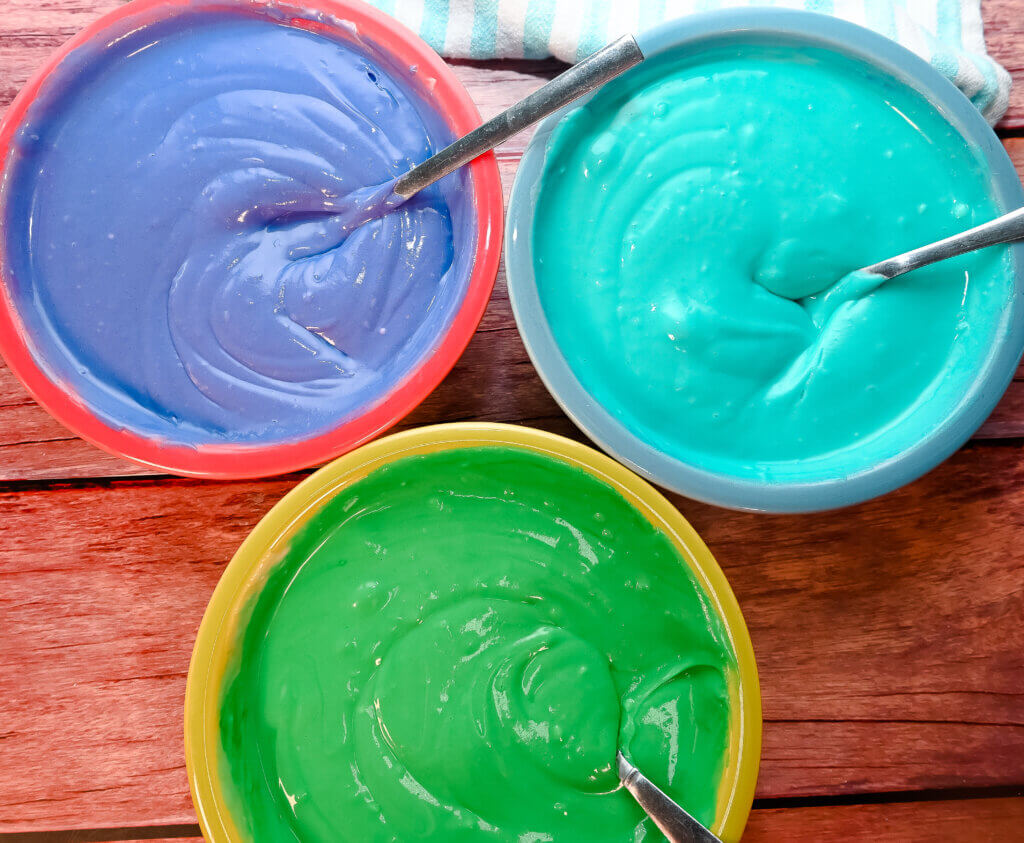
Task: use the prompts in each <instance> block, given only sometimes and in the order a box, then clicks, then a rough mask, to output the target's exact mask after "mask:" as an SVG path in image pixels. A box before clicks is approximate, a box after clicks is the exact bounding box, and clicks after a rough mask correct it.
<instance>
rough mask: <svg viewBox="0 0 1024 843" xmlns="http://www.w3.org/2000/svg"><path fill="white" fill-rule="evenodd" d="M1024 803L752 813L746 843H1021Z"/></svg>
mask: <svg viewBox="0 0 1024 843" xmlns="http://www.w3.org/2000/svg"><path fill="white" fill-rule="evenodd" d="M1022 829H1024V799H964V800H958V801H951V802H907V803H896V804H881V805H839V806H835V805H830V806H823V807H816V808H779V809H761V810H756V811H754V812H753V813H752V814H751V816H750V821H749V822H748V823H747V831H746V833H745V834H744V835H743V840H744V843H769V842H770V843H778V841H780V840H781V841H792V840H813V841H815V843H936V841H942V840H969V841H971V843H1008V841H1013V840H1018V841H1019V840H1020V839H1021V837H1022V831H1021V830H1022Z"/></svg>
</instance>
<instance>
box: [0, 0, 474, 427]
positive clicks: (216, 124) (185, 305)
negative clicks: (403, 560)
mask: <svg viewBox="0 0 1024 843" xmlns="http://www.w3.org/2000/svg"><path fill="white" fill-rule="evenodd" d="M353 37H355V36H353ZM408 76H409V69H408V68H399V67H394V66H392V63H391V61H390V60H389V59H388V58H386V57H385V56H384V54H383V53H381V52H380V51H379V50H377V49H375V48H373V47H372V46H370V45H365V44H362V43H361V42H359V41H358V39H357V38H356V40H345V39H342V38H340V37H339V38H338V39H337V40H335V39H333V38H331V37H328V36H325V35H320V34H316V33H312V32H308V31H306V30H303V29H299V28H295V27H293V26H289V25H286V24H285V23H284V22H281V21H277V20H275V19H272V18H271V17H269V16H267V15H263V14H259V13H255V12H245V13H243V12H242V11H239V12H237V13H229V12H212V11H205V12H201V11H196V10H193V11H186V12H184V13H180V14H178V15H177V16H176V17H173V18H169V19H168V20H165V21H164V22H162V23H158V24H153V25H151V26H148V27H144V28H143V29H141V30H136V31H135V32H132V33H130V34H129V35H127V36H126V37H123V38H121V39H119V40H115V41H114V42H113V43H111V44H100V43H96V44H94V45H92V46H91V47H90V48H89V49H87V50H80V51H78V52H77V53H76V54H74V55H73V56H72V57H71V59H69V60H68V61H67V62H65V64H64V65H63V66H62V67H61V68H60V69H59V70H58V71H57V73H56V74H55V76H54V77H52V78H51V81H50V83H49V84H48V86H47V87H46V88H45V89H44V92H43V95H42V96H41V97H40V100H39V101H38V102H37V103H36V105H35V106H34V108H33V110H32V111H31V112H30V115H29V119H28V121H27V123H26V125H25V127H24V128H23V130H22V131H21V133H20V135H19V137H18V141H17V145H16V148H15V151H14V153H13V154H12V156H11V158H10V160H8V162H7V165H6V166H7V170H6V173H5V184H4V190H5V193H6V195H5V197H4V199H5V203H4V207H5V212H4V214H5V215H4V218H3V220H2V225H3V229H4V231H5V234H4V235H3V236H4V237H5V238H6V244H5V246H6V250H7V255H8V260H9V261H10V264H11V267H12V272H13V294H14V297H15V301H16V303H17V306H18V309H19V312H20V313H21V315H22V319H23V320H24V322H25V323H26V326H27V328H28V331H29V334H30V339H31V343H32V345H33V346H34V353H35V355H36V357H37V359H39V360H40V362H41V363H42V365H43V366H44V367H45V368H46V369H47V370H48V371H49V373H50V375H51V377H54V378H56V379H59V380H61V381H63V382H64V383H65V384H66V385H67V386H68V388H69V389H71V390H73V391H74V392H76V393H77V394H78V395H79V396H80V397H81V398H82V400H83V401H84V402H85V403H86V404H87V405H88V406H89V407H90V408H91V409H92V410H93V412H95V413H96V414H97V415H99V416H100V417H102V418H103V419H105V420H106V421H107V422H108V423H112V424H115V425H117V426H121V427H127V428H129V429H132V430H135V431H137V432H140V433H143V434H145V435H150V436H158V437H161V438H164V439H167V440H170V441H175V442H184V443H191V444H202V443H209V442H224V441H240V442H245V441H260V442H267V441H289V440H293V439H296V438H305V437H308V436H311V435H314V434H317V433H320V432H323V431H324V430H326V429H328V428H331V427H334V426H336V425H337V424H339V423H341V422H343V421H345V420H347V419H348V418H351V417H352V416H353V415H355V414H357V413H359V412H360V411H362V410H365V409H366V408H368V407H369V406H370V405H372V404H375V403H378V402H379V401H380V400H382V399H383V398H385V397H386V395H387V394H388V393H389V392H390V391H391V390H392V389H393V388H394V387H395V386H396V385H397V384H399V383H400V382H401V381H402V379H403V378H404V377H406V376H407V375H408V374H409V373H410V372H411V371H412V370H413V369H414V368H415V367H416V366H417V364H418V363H420V362H421V361H422V360H423V359H424V358H425V357H426V356H427V355H428V354H429V353H430V351H431V350H432V349H433V348H434V346H435V345H436V344H437V342H438V341H439V339H440V338H441V336H442V335H443V334H444V332H445V330H446V328H447V327H448V325H449V324H450V322H451V319H452V317H453V316H454V313H455V311H456V310H457V309H458V306H459V304H460V302H461V300H462V297H463V294H464V292H465V289H466V285H467V281H468V277H469V272H470V264H471V262H472V259H473V252H474V247H475V243H474V233H473V232H474V227H475V216H474V210H473V207H472V203H471V201H470V200H469V198H468V197H469V188H468V184H467V181H466V176H465V174H463V173H458V174H455V175H453V176H451V177H449V178H447V179H445V180H443V181H442V182H441V183H440V184H439V185H438V186H435V187H434V188H431V189H428V190H426V191H424V192H423V193H422V194H420V195H418V196H416V197H414V198H413V199H412V200H410V201H409V202H408V203H406V204H403V205H401V206H399V207H397V208H395V207H391V206H390V205H388V204H387V203H386V202H382V201H380V200H381V199H382V196H384V195H386V192H387V191H386V189H385V190H384V193H379V192H376V191H375V190H374V188H375V186H377V185H381V184H386V183H387V182H389V180H391V179H393V178H395V177H397V176H398V175H400V174H402V173H404V172H405V171H407V170H408V169H410V168H411V167H412V166H413V164H415V163H417V162H419V161H422V160H423V159H425V158H427V157H428V156H429V155H430V154H432V152H434V151H436V149H438V148H440V147H441V146H443V145H445V144H446V143H448V142H449V141H450V140H451V133H450V130H449V129H448V128H447V125H446V123H445V121H444V120H443V118H442V117H441V116H440V115H438V114H437V113H436V112H435V111H434V110H433V108H432V107H431V106H430V105H429V104H427V103H426V102H425V101H423V100H422V99H421V98H420V96H419V95H418V94H417V92H416V90H415V89H414V88H413V86H412V85H411V83H409V82H408V81H407V77H408ZM367 209H368V211H369V212H368V213H365V214H364V213H361V212H363V211H366V210H367ZM367 218H369V221H366V219H367ZM355 223H363V224H355Z"/></svg>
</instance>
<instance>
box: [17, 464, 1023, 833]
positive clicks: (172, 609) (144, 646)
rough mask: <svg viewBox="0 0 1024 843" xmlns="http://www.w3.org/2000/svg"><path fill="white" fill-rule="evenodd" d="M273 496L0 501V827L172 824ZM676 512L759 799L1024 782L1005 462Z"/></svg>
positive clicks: (79, 491) (134, 493) (171, 494)
mask: <svg viewBox="0 0 1024 843" xmlns="http://www.w3.org/2000/svg"><path fill="white" fill-rule="evenodd" d="M292 485H293V481H291V480H290V479H284V480H272V481H262V482H254V483H195V482H191V481H187V480H148V479H140V480H121V481H111V482H106V483H102V484H96V483H89V484H84V485H68V486H57V487H50V488H45V489H39V490H23V491H21V492H19V493H8V494H3V495H0V578H2V582H0V617H2V618H3V623H2V624H0V652H3V653H4V670H3V671H2V672H0V723H2V724H3V725H2V727H0V731H2V742H0V752H2V754H3V763H2V764H0V831H7V832H13V831H30V830H32V831H34V830H40V829H57V828H99V827H113V826H118V827H120V826H138V825H153V824H169V823H186V822H192V821H193V820H192V810H191V806H190V804H189V798H188V792H187V788H186V782H185V774H184V769H183V765H182V743H181V742H182V738H181V718H182V708H181V707H182V698H183V691H184V685H185V675H186V671H187V667H188V659H189V651H190V648H191V643H192V639H193V635H194V632H195V629H196V627H197V625H198V623H199V620H200V617H201V615H202V612H203V609H204V606H205V603H206V601H207V599H208V597H209V595H210V593H211V592H212V590H213V587H214V585H215V583H216V581H217V579H218V577H219V575H220V572H221V570H222V569H223V566H224V564H225V562H226V560H227V559H228V558H229V557H230V556H231V554H232V553H233V552H234V550H235V548H236V547H237V546H238V544H239V543H240V541H241V540H242V538H243V537H244V535H245V534H246V533H247V532H248V530H249V529H250V528H251V527H252V526H253V525H254V524H255V522H256V520H257V519H258V518H259V517H260V516H261V515H262V514H263V513H265V512H266V511H267V509H268V508H269V507H270V506H271V505H272V504H273V502H274V501H276V500H277V499H278V498H279V497H280V496H281V495H282V494H283V493H284V492H285V491H287V490H288V489H289V488H291V486H292ZM677 504H678V505H679V507H680V509H681V510H682V511H683V513H684V514H685V515H686V516H687V517H688V518H689V519H690V520H691V521H692V523H693V524H694V526H695V527H696V528H697V529H698V530H699V531H700V532H701V534H702V535H703V536H704V538H705V539H706V540H707V542H708V544H709V545H710V547H711V548H712V550H713V552H714V553H715V554H716V555H717V558H718V559H719V561H720V563H721V564H722V566H723V568H724V569H725V571H726V573H727V575H728V577H729V579H730V581H731V582H732V584H733V587H734V589H735V591H736V594H737V596H738V598H739V600H740V603H741V605H742V607H743V610H744V613H745V615H746V618H747V622H748V624H749V627H750V631H751V635H752V638H753V640H754V646H755V650H756V652H757V655H758V660H759V666H760V671H761V680H762V686H763V697H764V713H765V720H766V723H765V740H764V752H763V762H762V773H761V778H760V783H759V787H758V794H759V795H760V796H762V797H794V796H821V795H826V794H858V793H878V792H885V791H918V790H932V789H945V788H964V787H971V788H975V787H988V786H1007V785H1021V784H1024V629H1022V626H1021V623H1020V621H1021V618H1022V617H1024V589H1022V588H1021V585H1022V574H1021V570H1022V566H1021V563H1022V561H1024V550H1022V549H1021V547H1020V542H1019V536H1020V535H1021V529H1022V523H1021V522H1022V521H1024V448H1021V447H1019V446H1017V445H1011V444H1000V445H991V446H985V445H974V446H971V447H970V448H968V449H967V450H965V451H962V452H961V453H959V454H958V455H956V456H955V457H954V458H952V459H951V460H950V461H948V462H947V463H946V464H944V465H943V466H941V467H940V468H938V469H936V471H934V472H933V473H932V474H930V475H928V476H927V477H925V478H923V479H922V480H920V481H918V482H917V483H915V484H913V485H911V486H910V487H908V488H906V489H904V490H902V491H900V492H897V493H894V494H892V495H889V496H887V497H885V498H883V499H881V500H879V501H875V502H872V503H869V504H865V505H863V506H860V507H855V508H853V509H850V510H846V511H844V512H843V513H842V514H841V515H835V514H832V515H818V516H811V517H801V518H791V517H779V518H770V517H763V516H753V515H745V514H740V513H731V512H726V511H723V510H718V509H714V508H711V507H707V506H702V505H699V504H695V503H693V502H690V501H683V500H679V501H677Z"/></svg>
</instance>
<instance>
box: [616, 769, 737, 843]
mask: <svg viewBox="0 0 1024 843" xmlns="http://www.w3.org/2000/svg"><path fill="white" fill-rule="evenodd" d="M615 760H616V761H617V762H618V765H619V779H620V781H621V782H622V786H623V787H625V788H626V790H628V791H629V792H630V793H631V794H632V795H633V798H634V799H635V800H636V801H637V802H638V803H639V804H640V807H641V808H643V809H644V811H646V812H647V816H649V817H650V818H651V819H652V820H654V824H655V825H656V826H657V827H658V828H659V829H660V830H661V833H662V834H664V835H665V836H666V837H667V838H668V840H669V843H722V841H721V840H719V839H718V838H717V837H715V835H714V834H712V833H711V832H710V831H708V830H707V829H706V828H705V827H704V826H703V825H701V824H700V823H699V822H697V820H695V819H694V818H693V817H691V816H690V815H689V814H688V813H686V811H684V810H683V809H682V808H681V807H680V806H679V805H677V804H676V803H675V802H674V801H673V800H672V799H671V798H670V797H669V796H668V795H667V794H666V793H665V792H664V791H663V790H661V789H660V788H658V786H657V785H655V784H654V783H653V782H652V781H651V780H650V779H648V778H647V777H646V776H645V775H644V774H643V773H641V772H640V771H639V770H638V769H637V768H636V767H634V766H633V765H632V764H630V763H629V762H628V761H627V760H626V759H625V758H624V757H623V755H622V753H621V752H620V753H618V755H617V756H616V758H615Z"/></svg>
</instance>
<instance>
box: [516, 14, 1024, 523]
mask: <svg viewBox="0 0 1024 843" xmlns="http://www.w3.org/2000/svg"><path fill="white" fill-rule="evenodd" d="M737 36H742V37H744V38H746V37H757V38H769V39H772V40H776V41H783V42H785V43H799V44H807V45H808V46H817V47H823V48H826V49H831V50H833V51H836V52H839V53H844V54H846V55H848V56H851V57H853V58H859V59H861V60H864V61H867V62H869V63H871V64H873V65H875V66H876V67H878V68H880V69H881V70H882V71H884V72H886V73H888V74H889V75H890V76H893V77H895V78H896V79H899V80H900V81H902V82H904V83H905V84H907V85H910V86H911V87H913V88H915V89H917V90H918V91H919V92H921V93H922V94H924V96H926V97H927V98H928V99H929V100H930V101H931V103H932V104H933V105H935V106H936V108H937V109H938V110H939V111H940V112H941V113H942V114H943V115H944V116H945V117H946V119H947V120H949V122H950V123H951V124H952V125H953V126H955V127H956V128H957V129H958V130H959V131H960V133H961V134H962V135H963V136H964V137H965V138H966V139H967V140H968V141H969V143H970V144H971V145H972V146H973V147H974V148H975V149H976V150H977V151H978V154H979V155H980V156H981V157H982V158H983V159H984V161H985V162H986V163H987V165H988V169H989V172H990V173H991V178H992V194H993V196H994V197H995V199H996V202H997V204H998V205H999V207H1000V208H1002V209H1003V210H1004V211H1009V210H1012V209H1013V208H1017V207H1020V206H1022V205H1024V188H1022V186H1021V183H1020V179H1019V178H1018V177H1017V174H1016V171H1015V170H1014V167H1013V164H1012V163H1011V162H1010V159H1009V157H1008V156H1007V154H1006V151H1005V150H1004V149H1003V146H1002V144H1000V142H999V139H998V138H997V137H996V136H995V133H994V132H993V131H992V129H991V128H989V126H988V124H987V123H986V122H985V120H984V119H983V118H982V116H981V114H980V113H979V112H978V110H977V109H976V108H975V107H974V106H973V105H972V104H971V102H970V101H969V100H968V99H967V98H966V97H965V96H964V95H963V94H962V93H961V92H960V91H959V90H957V88H956V87H954V86H953V85H952V84H951V83H950V82H948V81H947V80H946V79H945V78H944V77H943V76H942V75H941V74H940V73H938V71H936V70H935V69H934V68H932V67H931V66H930V65H929V64H928V63H927V62H925V61H923V60H922V59H920V58H918V57H917V56H915V55H914V54H913V53H911V52H910V51H908V50H907V49H905V48H904V47H901V46H900V45H899V44H896V43H895V42H893V41H890V40H889V39H888V38H885V37H883V36H881V35H878V34H877V33H875V32H872V31H870V30H867V29H864V28H862V27H860V26H857V25H855V24H852V23H847V22H846V21H841V20H838V19H836V18H833V17H830V16H827V15H820V14H815V13H813V12H802V11H793V10H787V9H775V8H746V9H723V10H719V11H714V12H708V13H704V14H698V15H691V16H689V17H685V18H682V19H680V20H677V21H672V22H670V23H667V24H664V25H662V26H659V27H657V28H656V29H653V30H651V31H649V32H647V33H645V34H643V35H642V36H640V37H639V38H638V39H637V40H638V41H639V42H640V46H641V47H642V48H643V51H644V54H645V55H646V56H647V57H651V56H653V55H655V54H657V53H661V52H665V51H667V50H670V49H677V48H680V47H684V46H686V45H693V46H695V47H701V48H703V47H706V46H707V45H708V44H709V43H710V42H712V41H714V40H719V39H729V38H735V37H737ZM584 101H585V100H584ZM574 107H575V106H574V105H570V106H568V107H567V108H566V109H563V110H562V111H560V112H558V113H556V114H553V115H552V116H551V117H549V118H548V119H546V120H545V121H544V122H543V123H541V125H540V127H539V128H538V130H537V133H536V135H535V136H534V138H533V140H532V141H531V142H530V145H529V146H528V147H527V150H526V153H525V155H524V156H523V160H522V163H521V164H520V166H519V171H518V173H517V174H516V179H515V183H514V185H513V186H512V197H511V200H510V202H509V206H508V218H507V222H506V237H505V261H506V267H507V272H508V289H509V297H510V298H511V301H512V310H513V312H514V313H515V318H516V323H517V324H518V326H519V332H520V334H522V337H523V342H524V343H525V344H526V349H527V351H528V352H529V354H530V358H531V359H532V360H533V363H534V365H535V366H536V368H537V371H538V372H539V373H540V376H541V379H542V380H543V381H544V383H545V385H546V386H547V388H548V390H549V391H550V392H551V394H552V395H553V396H554V398H555V400H556V401H558V403H559V404H560V405H561V407H562V409H563V410H565V412H566V413H567V414H568V415H569V417H570V418H571V419H572V420H573V421H574V422H575V423H576V424H577V425H578V426H579V427H580V429H582V430H583V431H584V432H585V433H586V434H587V435H588V436H589V437H590V438H591V439H593V440H594V441H595V442H596V443H597V444H598V445H600V446H601V447H602V448H604V450H606V451H607V452H608V453H610V454H612V455H613V456H614V457H616V458H617V459H618V460H619V461H621V462H622V463H624V464H626V465H628V466H630V467H631V468H632V469H633V470H634V471H637V472H638V473H640V474H642V475H644V476H645V477H647V478H649V479H650V480H652V481H654V482H655V483H658V484H660V485H662V486H664V487H666V488H668V489H672V490H673V491H676V492H679V493H680V494H683V495H686V496H687V497H690V498H696V499H697V500H702V501H706V502H708V503H713V504H718V505H720V506H726V507H731V508H734V509H745V510H753V511H761V512H812V511H817V510H824V509H833V508H836V507H841V506H847V505H849V504H853V503H858V502H860V501H864V500H867V499H868V498H872V497H875V496H876V495H881V494H884V493H886V492H889V491H892V490H893V489H896V488H898V487H900V486H902V485H904V484H905V483H909V482H910V481H911V480H915V479H916V478H918V477H920V476H921V475H922V474H925V473H926V472H928V471H930V470H931V469H932V468H934V467H935V466H936V465H938V464H939V463H940V462H942V460H944V459H946V457H948V456H949V455H950V454H952V453H953V452H954V451H955V450H956V449H957V448H959V447H960V446H961V445H962V444H963V443H964V442H965V441H967V439H969V438H970V436H971V434H973V433H974V431H975V430H977V429H978V427H979V426H980V425H981V423H982V422H983V421H984V420H985V419H986V418H987V417H988V415H989V413H991V412H992V410H993V408H994V407H995V406H996V404H997V403H998V401H999V399H1000V398H1001V397H1002V395H1003V393H1004V392H1005V391H1006V387H1007V386H1008V385H1009V383H1010V381H1011V380H1012V378H1013V374H1014V372H1015V371H1016V368H1017V364H1018V362H1019V360H1020V357H1021V352H1022V350H1024V307H1022V305H1024V289H1022V285H1024V281H1022V279H1024V244H1017V245H1015V246H1013V247H1012V255H1013V266H1014V279H1015V281H1014V285H1015V291H1014V292H1015V294H1014V296H1013V298H1012V300H1011V304H1010V306H1011V307H1012V313H1011V314H1009V318H1008V319H1007V320H1006V325H1007V328H1006V330H1005V331H1004V332H1003V333H1002V335H1000V336H998V337H997V338H996V344H995V346H994V347H993V349H992V352H991V354H990V355H989V357H988V359H987V361H986V364H985V366H984V367H983V368H982V369H981V370H980V371H979V372H978V374H977V377H976V378H975V380H974V381H973V382H972V383H971V385H970V387H969V389H968V391H967V394H965V395H964V397H963V400H962V401H961V402H960V403H959V404H958V405H957V407H956V409H955V411H954V412H953V413H951V414H950V415H949V417H948V418H947V419H946V420H945V421H944V423H943V424H941V425H939V426H937V427H936V428H935V429H934V430H932V431H931V433H930V434H929V435H928V436H927V437H926V438H924V439H922V440H921V441H920V442H918V443H917V444H916V445H914V446H913V447H911V448H908V449H906V450H904V451H902V452H901V453H900V454H899V455H898V456H896V457H895V458H892V459H888V460H885V461H882V462H878V463H876V464H875V465H873V466H871V467H870V468H868V469H866V470H863V471H860V472H858V473H854V474H843V475H842V476H833V477H827V478H825V479H821V478H820V477H818V478H815V479H814V480H808V481H806V482H803V481H792V482H785V483H776V482H771V483H769V482H765V481H760V480H756V479H750V478H740V477H735V476H729V475H724V474H719V473H716V472H712V471H708V470H706V469H703V468H701V467H698V466H695V465H693V464H690V463H688V462H685V461H683V460H680V459H677V458H675V457H673V456H669V455H668V454H665V453H664V452H662V451H660V450H658V449H657V448H654V447H652V446H651V445H649V444H647V443H646V442H644V441H643V440H642V439H641V438H639V437H638V436H637V435H636V434H635V433H633V432H632V431H631V430H629V429H628V428H627V427H626V426H625V425H623V424H622V423H621V422H620V421H619V420H617V419H616V418H614V417H613V416H612V415H611V414H610V413H609V412H608V411H607V409H605V407H603V406H602V405H601V404H600V403H598V401H597V400H595V399H594V397H593V396H592V395H591V394H590V393H588V392H587V390H585V389H584V388H583V386H582V385H581V384H580V382H579V381H578V380H577V378H576V376H575V375H574V374H573V372H572V370H571V369H570V367H569V364H568V363H567V362H566V360H565V357H564V356H563V355H562V352H561V350H560V349H559V347H558V344H557V343H556V341H555V338H554V336H553V334H552V332H551V328H550V326H549V324H548V321H547V317H546V315H545V313H544V310H543V308H542V306H541V302H540V296H539V293H538V290H537V284H536V279H535V277H534V272H533V258H532V246H531V236H532V229H533V213H534V206H535V200H536V193H537V185H538V183H539V180H540V174H541V171H542V167H543V164H544V156H545V154H546V151H547V143H548V138H549V137H550V135H551V132H552V130H553V129H554V128H555V126H556V125H557V123H558V122H559V120H560V119H561V118H562V117H563V116H564V115H565V113H567V112H568V111H569V110H571V109H572V108H574Z"/></svg>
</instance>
